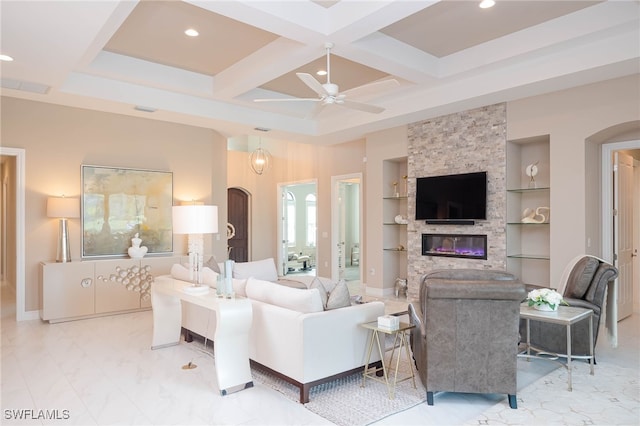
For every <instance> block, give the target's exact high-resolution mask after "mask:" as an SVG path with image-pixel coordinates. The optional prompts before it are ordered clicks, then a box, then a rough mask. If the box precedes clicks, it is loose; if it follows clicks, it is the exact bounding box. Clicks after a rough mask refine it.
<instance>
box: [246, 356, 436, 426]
mask: <svg viewBox="0 0 640 426" xmlns="http://www.w3.org/2000/svg"><path fill="white" fill-rule="evenodd" d="M412 362H413V361H412ZM394 365H395V362H394ZM400 365H401V367H400V371H399V373H398V380H400V379H401V378H403V377H407V376H408V375H409V364H408V363H407V362H406V361H405V358H404V357H403V358H402V361H401V362H400ZM252 374H253V377H254V380H255V381H257V382H259V383H261V384H262V385H264V386H267V387H270V388H271V389H274V390H276V391H278V392H280V393H281V394H282V395H284V396H285V397H287V398H289V399H291V400H292V401H299V395H300V392H299V390H298V388H297V387H295V386H293V385H291V384H289V383H287V382H285V381H284V380H282V379H280V378H278V377H275V376H274V375H272V374H270V373H268V372H266V371H264V370H261V369H259V368H252ZM415 384H416V387H415V388H414V387H413V382H412V381H411V380H405V381H402V382H400V383H398V384H397V385H396V391H395V395H394V398H393V399H391V398H389V394H388V391H387V386H386V385H385V384H384V383H381V382H378V381H374V380H369V379H367V380H366V384H365V386H364V387H362V373H358V374H352V375H350V376H347V377H344V378H342V379H338V380H334V381H332V382H329V383H325V384H322V385H319V386H315V387H313V388H311V391H310V394H309V402H308V403H307V404H305V408H307V409H308V410H310V411H312V412H314V413H316V414H318V415H319V416H321V417H324V418H325V419H327V420H329V421H331V422H332V423H335V424H337V425H341V426H351V425H367V424H370V423H373V422H375V421H378V420H380V419H383V418H385V417H387V416H389V415H392V414H395V413H398V412H401V411H403V410H406V409H409V408H411V407H414V406H416V405H418V404H421V403H422V402H424V401H425V399H426V394H425V389H424V387H423V386H422V382H421V381H420V378H419V377H417V376H416V377H415Z"/></svg>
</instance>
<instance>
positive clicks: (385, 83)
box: [342, 79, 400, 98]
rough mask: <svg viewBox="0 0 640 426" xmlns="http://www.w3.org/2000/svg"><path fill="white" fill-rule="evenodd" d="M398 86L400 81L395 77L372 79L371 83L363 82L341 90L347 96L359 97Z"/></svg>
mask: <svg viewBox="0 0 640 426" xmlns="http://www.w3.org/2000/svg"><path fill="white" fill-rule="evenodd" d="M398 86H400V83H399V82H398V80H396V79H390V80H382V81H374V82H373V83H369V84H363V85H362V86H358V87H354V88H353V89H349V90H345V91H344V92H342V94H344V95H347V97H349V98H359V97H365V96H369V95H376V94H378V93H382V92H385V91H387V90H391V89H393V88H396V87H398Z"/></svg>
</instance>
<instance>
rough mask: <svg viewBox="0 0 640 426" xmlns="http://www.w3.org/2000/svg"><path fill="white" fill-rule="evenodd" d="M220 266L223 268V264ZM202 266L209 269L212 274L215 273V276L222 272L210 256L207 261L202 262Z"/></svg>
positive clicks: (214, 258)
mask: <svg viewBox="0 0 640 426" xmlns="http://www.w3.org/2000/svg"><path fill="white" fill-rule="evenodd" d="M222 265H223V266H222V267H223V268H224V263H223V264H222ZM204 266H206V267H207V268H211V270H212V271H213V272H215V273H216V274H221V273H222V270H221V269H220V264H219V263H218V261H217V260H216V257H215V256H211V257H210V258H209V260H207V261H206V262H204Z"/></svg>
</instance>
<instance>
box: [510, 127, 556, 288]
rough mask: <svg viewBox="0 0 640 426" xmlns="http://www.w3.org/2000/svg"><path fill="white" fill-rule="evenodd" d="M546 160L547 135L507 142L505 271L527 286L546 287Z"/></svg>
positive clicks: (548, 232)
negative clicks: (529, 171) (531, 167)
mask: <svg viewBox="0 0 640 426" xmlns="http://www.w3.org/2000/svg"><path fill="white" fill-rule="evenodd" d="M549 158H550V156H549V136H548V135H545V136H539V137H531V138H524V139H517V140H509V141H507V175H506V177H507V230H506V232H507V270H508V271H510V272H512V273H513V274H515V275H517V276H518V277H519V278H520V279H521V280H522V281H524V282H525V283H528V284H536V285H550V274H551V272H550V260H551V258H550V241H551V226H550V221H551V219H550V218H551V212H552V209H551V205H550V202H551V197H550V194H551V188H550V185H549V182H550V169H549ZM530 164H535V165H536V168H537V174H536V175H535V176H534V178H533V180H532V179H531V177H530V176H528V175H527V173H526V169H527V166H528V165H530Z"/></svg>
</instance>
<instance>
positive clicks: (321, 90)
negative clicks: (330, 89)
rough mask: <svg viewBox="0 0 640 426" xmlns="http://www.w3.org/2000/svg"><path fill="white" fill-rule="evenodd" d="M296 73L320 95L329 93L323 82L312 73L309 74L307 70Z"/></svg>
mask: <svg viewBox="0 0 640 426" xmlns="http://www.w3.org/2000/svg"><path fill="white" fill-rule="evenodd" d="M296 75H297V76H298V78H299V79H300V80H302V82H303V83H304V84H306V85H307V86H309V88H311V90H313V91H314V92H316V93H317V94H318V95H320V96H327V95H328V93H327V91H326V90H325V89H324V87H323V86H322V84H321V83H320V82H319V81H318V80H316V79H315V78H314V77H313V76H312V75H311V74H307V73H305V72H297V73H296Z"/></svg>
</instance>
